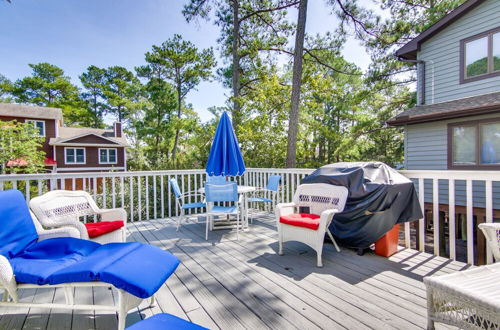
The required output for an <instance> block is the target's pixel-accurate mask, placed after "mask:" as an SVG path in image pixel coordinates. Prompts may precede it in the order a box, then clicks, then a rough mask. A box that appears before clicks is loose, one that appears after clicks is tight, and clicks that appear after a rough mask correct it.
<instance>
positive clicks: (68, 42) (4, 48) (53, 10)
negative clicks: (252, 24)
mask: <svg viewBox="0 0 500 330" xmlns="http://www.w3.org/2000/svg"><path fill="white" fill-rule="evenodd" d="M185 3H186V1H184V0H85V1H82V0H43V1H41V0H12V2H11V3H8V2H6V1H4V0H0V31H2V32H1V33H0V74H3V75H4V76H6V77H7V78H9V79H10V80H16V79H19V78H22V77H24V76H27V75H29V74H30V73H31V69H30V68H29V66H28V64H30V63H40V62H48V63H51V64H54V65H57V66H59V67H60V68H62V69H63V70H64V71H65V73H66V75H68V76H69V77H71V81H72V82H73V83H74V84H77V85H79V80H78V76H79V75H80V74H81V73H82V72H84V71H85V70H86V68H87V67H89V66H90V65H96V66H99V67H107V66H112V65H119V66H124V67H126V68H127V69H129V70H133V69H134V67H136V66H140V65H143V64H144V53H145V52H147V51H149V50H150V49H151V46H152V45H155V44H156V45H157V44H160V43H162V42H163V41H165V40H167V39H169V38H171V37H173V35H174V34H181V35H182V37H183V38H184V39H185V40H189V41H191V42H193V43H194V44H195V45H196V46H197V47H199V48H200V49H201V48H208V47H214V49H216V48H217V42H216V40H217V37H218V36H219V29H218V27H217V26H215V25H213V23H212V22H204V21H200V22H199V23H198V24H196V23H189V24H188V23H187V22H186V21H185V19H184V17H183V15H182V8H183V5H184V4H185ZM324 3H325V1H320V0H313V1H309V7H308V17H307V23H306V32H307V33H310V34H316V33H325V32H327V31H333V30H334V29H335V27H336V26H337V23H336V18H335V16H334V15H331V14H330V12H331V10H330V9H329V8H327V7H326V6H325V5H324ZM290 16H291V17H296V11H291V12H290ZM216 53H217V51H216ZM343 54H344V56H345V58H346V59H347V60H349V61H351V62H354V63H355V64H357V65H358V66H359V67H361V68H362V69H363V70H365V69H366V68H367V67H368V65H369V63H370V59H369V56H368V55H367V54H366V52H365V50H364V49H363V47H361V46H360V45H359V43H358V42H357V41H356V40H353V39H350V40H348V41H347V43H346V46H345V48H344V51H343ZM218 62H219V63H221V62H222V61H221V59H220V58H218ZM229 95H230V91H229V90H228V89H225V88H223V86H222V85H221V84H220V83H219V82H218V81H212V82H202V83H201V84H200V85H199V86H198V88H197V90H196V91H192V92H190V93H189V94H188V95H187V100H186V101H187V102H188V103H191V104H193V107H194V109H195V110H196V111H197V112H198V113H199V115H200V117H201V119H202V120H203V121H207V120H209V119H210V118H211V116H212V115H211V114H210V113H209V112H208V111H207V108H209V107H211V106H222V105H224V103H225V101H226V99H227V97H228V96H229Z"/></svg>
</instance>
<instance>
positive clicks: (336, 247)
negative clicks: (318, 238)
mask: <svg viewBox="0 0 500 330" xmlns="http://www.w3.org/2000/svg"><path fill="white" fill-rule="evenodd" d="M326 232H327V233H328V236H330V239H331V240H332V243H333V245H334V246H335V249H336V250H337V252H340V249H339V246H338V245H337V242H336V241H335V239H334V238H333V235H332V233H331V231H330V229H328V228H327V229H326Z"/></svg>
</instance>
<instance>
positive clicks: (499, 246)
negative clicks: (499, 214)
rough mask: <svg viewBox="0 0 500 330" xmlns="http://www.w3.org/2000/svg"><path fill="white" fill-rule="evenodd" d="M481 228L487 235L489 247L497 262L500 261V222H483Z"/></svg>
mask: <svg viewBox="0 0 500 330" xmlns="http://www.w3.org/2000/svg"><path fill="white" fill-rule="evenodd" d="M479 228H480V229H481V230H482V231H483V234H484V236H485V237H486V243H487V245H488V248H489V249H490V250H491V253H492V254H493V258H494V259H495V261H496V262H499V261H500V223H481V224H480V225H479Z"/></svg>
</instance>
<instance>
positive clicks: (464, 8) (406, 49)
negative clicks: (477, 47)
mask: <svg viewBox="0 0 500 330" xmlns="http://www.w3.org/2000/svg"><path fill="white" fill-rule="evenodd" d="M484 1H487V0H468V1H465V2H464V3H463V4H461V5H460V6H458V7H457V8H456V9H454V10H453V11H452V12H450V13H449V14H448V15H446V16H444V17H443V18H441V19H440V20H439V21H437V22H436V23H434V24H433V25H431V26H430V27H429V28H428V29H427V30H425V31H424V32H422V33H420V34H419V35H418V36H417V37H415V38H413V39H412V40H411V41H409V42H408V43H407V44H406V45H404V46H403V47H401V48H400V49H398V50H397V51H396V53H395V54H396V56H397V57H402V58H404V59H408V60H416V59H417V51H419V50H420V45H421V44H422V43H423V42H424V41H426V40H427V39H429V38H431V37H432V36H434V35H435V34H437V33H438V32H439V31H441V30H442V29H444V28H446V27H447V26H448V25H450V24H451V23H453V22H455V21H456V20H458V19H459V18H460V17H462V16H463V15H464V14H466V13H467V12H469V11H470V10H471V9H473V8H474V7H476V6H478V5H479V4H481V3H483V2H484ZM496 1H498V0H496Z"/></svg>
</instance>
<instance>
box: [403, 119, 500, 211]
mask: <svg viewBox="0 0 500 330" xmlns="http://www.w3.org/2000/svg"><path fill="white" fill-rule="evenodd" d="M497 117H498V118H500V113H499V114H490V115H483V116H474V117H467V118H459V119H453V120H446V121H436V122H431V123H424V124H417V125H408V126H407V127H406V128H405V131H406V137H405V144H406V145H405V147H406V148H405V164H406V168H407V169H408V170H447V169H448V159H447V155H448V139H447V134H448V127H447V124H448V123H454V122H462V121H467V120H476V119H485V118H497ZM487 173H488V172H485V174H487ZM439 191H440V195H439V202H440V203H444V204H446V203H448V182H447V180H440V183H439ZM472 194H473V196H474V198H473V199H474V206H476V207H484V195H485V187H484V182H474V185H473V193H472ZM455 196H456V197H455V199H456V202H457V204H458V205H465V182H461V181H457V182H456V183H455ZM493 199H494V207H495V208H500V182H494V184H493ZM425 201H426V202H432V181H431V180H426V181H425Z"/></svg>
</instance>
